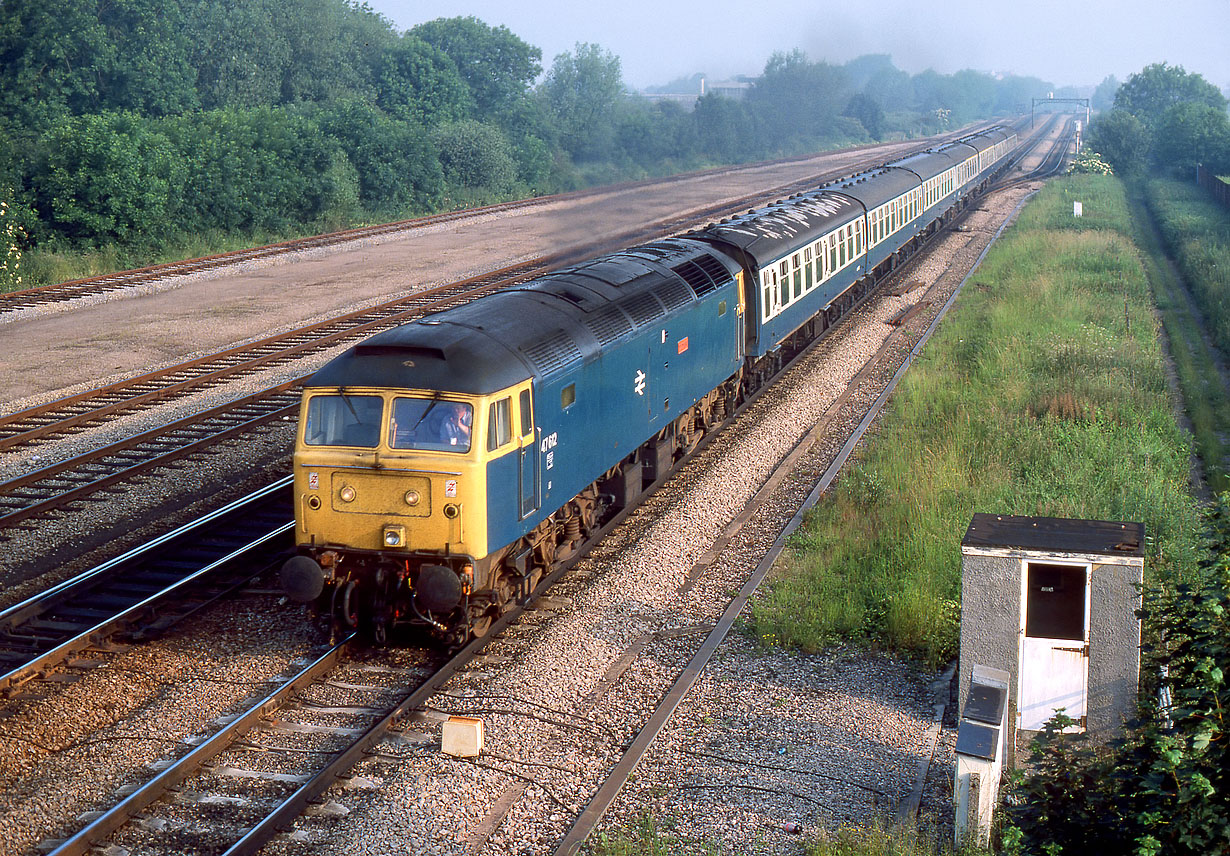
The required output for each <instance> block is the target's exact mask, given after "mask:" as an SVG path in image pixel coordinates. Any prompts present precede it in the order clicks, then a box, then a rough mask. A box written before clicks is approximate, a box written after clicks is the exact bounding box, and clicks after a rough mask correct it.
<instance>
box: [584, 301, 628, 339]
mask: <svg viewBox="0 0 1230 856" xmlns="http://www.w3.org/2000/svg"><path fill="white" fill-rule="evenodd" d="M585 326H586V327H588V328H589V329H590V330H591V331H592V332H593V334H594V335H595V336H597V337H598V341H599V342H601V343H602V344H604V345H609V344H611V343H612V342H614V341H615V340H616V339H618V338H619V337H620V336H623V335H624V334H626V333H631V332H632V325H631V324H630V323H628V317H627V316H626V315H624V314H623V312H621V311H620V310H619V307H618V306H607V307H606V308H605V309H602V310H600V311H598V312H595V313H593V314H592V315H591V316H590V317H588V318H586V319H585Z"/></svg>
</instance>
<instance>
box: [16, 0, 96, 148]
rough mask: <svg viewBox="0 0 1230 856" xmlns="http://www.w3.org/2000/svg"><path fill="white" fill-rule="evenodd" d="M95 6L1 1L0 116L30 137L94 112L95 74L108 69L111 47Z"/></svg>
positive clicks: (72, 0) (91, 1)
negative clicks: (58, 121)
mask: <svg viewBox="0 0 1230 856" xmlns="http://www.w3.org/2000/svg"><path fill="white" fill-rule="evenodd" d="M95 6H96V4H95V0H63V2H57V3H47V2H45V0H4V2H3V3H0V80H2V81H4V83H3V85H2V86H0V114H2V115H3V116H5V117H6V118H7V119H8V120H9V125H10V127H12V128H13V129H14V130H15V131H16V132H18V133H29V134H32V135H34V136H37V135H38V134H40V133H42V132H43V131H45V130H46V129H47V128H48V127H49V126H50V125H51V123H52V122H54V121H55V120H56V119H59V118H61V117H64V116H68V115H79V114H81V113H86V112H92V111H95V110H97V109H98V108H99V88H98V84H99V80H98V75H97V73H96V70H97V69H99V68H104V67H108V66H110V64H111V62H112V61H113V58H114V55H115V45H113V44H112V43H111V42H110V41H108V37H107V31H106V28H105V27H103V26H102V24H101V23H100V22H99V20H98V15H97V13H96V9H95Z"/></svg>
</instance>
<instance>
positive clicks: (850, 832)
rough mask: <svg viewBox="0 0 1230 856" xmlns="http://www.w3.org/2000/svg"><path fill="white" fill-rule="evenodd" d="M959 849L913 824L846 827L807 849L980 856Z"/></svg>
mask: <svg viewBox="0 0 1230 856" xmlns="http://www.w3.org/2000/svg"><path fill="white" fill-rule="evenodd" d="M977 852H980V851H976V850H971V849H961V850H955V849H954V848H953V846H952V842H951V841H935V840H933V839H931V838H929V836H927V835H925V834H923V833H922V832H920V831H919V830H918V829H917V828H916V827H913V826H909V825H895V826H892V827H887V826H885V825H883V824H878V825H871V824H868V823H860V824H854V825H843V826H841V827H839V828H838V829H837V830H835V831H832V832H826V833H825V834H823V835H822V836H821V837H820V838H819V839H817V840H815V841H810V842H808V843H807V844H806V845H805V847H804V853H805V854H806V856H951V854H953V853H970V854H973V853H977Z"/></svg>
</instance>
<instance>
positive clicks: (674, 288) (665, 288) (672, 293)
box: [654, 279, 692, 312]
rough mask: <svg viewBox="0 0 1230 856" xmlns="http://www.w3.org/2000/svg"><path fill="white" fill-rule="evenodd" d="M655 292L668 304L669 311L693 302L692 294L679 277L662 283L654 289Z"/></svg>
mask: <svg viewBox="0 0 1230 856" xmlns="http://www.w3.org/2000/svg"><path fill="white" fill-rule="evenodd" d="M654 294H656V295H658V299H659V300H661V301H662V302H663V303H664V304H666V309H667V311H668V312H669V311H670V310H672V309H678V308H679V307H680V306H684V305H686V304H688V303H691V302H692V295H691V294H690V293H689V292H688V289H687V286H685V285H684V284H683V283H682V282H680V281H679V280H677V279H671V280H667V281H666V282H664V283H662V285H660V286H658V288H656V289H655V290H654Z"/></svg>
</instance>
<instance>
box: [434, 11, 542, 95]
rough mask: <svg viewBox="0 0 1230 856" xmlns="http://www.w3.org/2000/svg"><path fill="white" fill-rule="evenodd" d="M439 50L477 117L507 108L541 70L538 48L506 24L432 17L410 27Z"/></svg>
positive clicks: (525, 90)
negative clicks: (463, 84)
mask: <svg viewBox="0 0 1230 856" xmlns="http://www.w3.org/2000/svg"><path fill="white" fill-rule="evenodd" d="M410 35H412V36H417V37H418V38H420V39H422V40H423V41H424V42H426V43H427V44H429V45H431V46H432V47H434V48H437V49H438V50H441V51H443V52H444V53H445V54H447V55H448V57H449V58H450V59H451V60H452V61H453V63H454V65H456V67H457V72H458V74H460V75H461V79H462V80H464V81H465V82H466V85H467V86H468V87H469V88H470V94H471V95H472V96H473V98H474V103H475V105H476V106H477V110H478V115H479V116H484V117H487V116H493V115H495V114H496V113H497V112H500V111H501V110H504V109H508V108H509V107H510V106H511V105H512V104H513V103H514V102H515V101H516V100H517V99H518V98H520V97H521V96H522V95H524V94H525V93H526V92H527V91H528V90H529V87H530V84H531V83H533V82H534V80H535V78H537V77H538V75H539V73H541V72H542V62H541V61H542V51H541V50H539V49H538V48H536V47H532V46H530V45H528V44H526V43H525V42H523V41H521V39H519V38H517V37H516V36H515V35H513V33H512V32H511V31H510V30H509V29H508V28H507V27H490V26H488V25H487V24H484V23H483V22H482V21H480V20H478V19H477V18H475V17H472V16H471V17H466V18H438V19H436V20H434V21H428V22H427V23H425V24H419V25H418V26H417V27H415V28H414V29H412V30H411V31H410Z"/></svg>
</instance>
